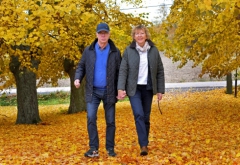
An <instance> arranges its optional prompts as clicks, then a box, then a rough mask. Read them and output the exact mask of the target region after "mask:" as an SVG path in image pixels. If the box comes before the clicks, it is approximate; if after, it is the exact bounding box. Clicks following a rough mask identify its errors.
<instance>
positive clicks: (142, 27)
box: [131, 25, 151, 40]
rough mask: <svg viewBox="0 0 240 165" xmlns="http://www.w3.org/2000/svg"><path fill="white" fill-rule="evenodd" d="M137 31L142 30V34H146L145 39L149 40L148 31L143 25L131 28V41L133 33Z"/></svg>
mask: <svg viewBox="0 0 240 165" xmlns="http://www.w3.org/2000/svg"><path fill="white" fill-rule="evenodd" d="M137 30H144V32H145V33H146V36H147V39H148V40H149V39H150V36H151V35H150V33H149V31H148V29H147V28H146V27H145V26H144V25H137V26H135V27H133V29H132V33H131V35H132V38H133V39H134V36H135V33H136V31H137Z"/></svg>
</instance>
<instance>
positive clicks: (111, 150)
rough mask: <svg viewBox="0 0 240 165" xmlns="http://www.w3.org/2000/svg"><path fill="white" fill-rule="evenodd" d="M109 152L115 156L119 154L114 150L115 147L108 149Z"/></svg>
mask: <svg viewBox="0 0 240 165" xmlns="http://www.w3.org/2000/svg"><path fill="white" fill-rule="evenodd" d="M107 153H108V155H109V156H112V157H114V156H116V155H117V154H116V153H115V152H114V149H113V148H109V149H107Z"/></svg>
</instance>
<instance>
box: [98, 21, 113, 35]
mask: <svg viewBox="0 0 240 165" xmlns="http://www.w3.org/2000/svg"><path fill="white" fill-rule="evenodd" d="M96 31H97V33H99V32H100V31H106V32H109V31H110V29H109V26H108V24H106V23H100V24H98V25H97V30H96Z"/></svg>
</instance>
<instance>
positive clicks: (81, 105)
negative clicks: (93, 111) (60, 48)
mask: <svg viewBox="0 0 240 165" xmlns="http://www.w3.org/2000/svg"><path fill="white" fill-rule="evenodd" d="M74 67H75V66H74V64H73V62H72V61H70V60H64V69H65V71H66V72H67V73H68V75H69V77H70V84H71V93H70V105H69V108H68V114H72V113H77V112H81V111H86V102H85V98H84V94H85V79H84V80H83V81H82V83H81V86H80V88H78V89H77V88H76V87H75V86H74V76H75V71H76V69H75V68H74Z"/></svg>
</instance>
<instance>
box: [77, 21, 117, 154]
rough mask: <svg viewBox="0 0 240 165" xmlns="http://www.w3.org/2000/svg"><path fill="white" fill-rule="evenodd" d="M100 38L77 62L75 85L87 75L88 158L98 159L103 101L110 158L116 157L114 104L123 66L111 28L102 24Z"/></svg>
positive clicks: (98, 35) (97, 31) (99, 30)
mask: <svg viewBox="0 0 240 165" xmlns="http://www.w3.org/2000/svg"><path fill="white" fill-rule="evenodd" d="M96 35H97V38H96V39H95V40H94V42H93V43H92V44H91V45H90V46H87V47H86V48H85V50H84V51H83V54H82V58H81V60H80V61H79V63H78V66H77V69H76V73H75V81H74V85H75V87H76V88H79V87H80V84H81V81H82V79H83V77H84V76H85V75H86V86H85V88H86V93H85V99H86V103H87V130H88V136H89V147H90V149H89V150H88V151H87V152H86V153H85V154H84V155H85V156H86V157H97V156H99V154H98V149H99V137H98V131H97V111H98V107H99V104H100V102H101V101H102V102H103V107H104V111H105V120H106V125H107V127H106V150H107V152H108V155H109V156H116V153H115V151H114V145H115V141H114V139H115V130H116V127H115V105H116V102H117V98H116V96H117V79H118V72H119V67H120V63H121V54H120V51H119V49H118V48H117V47H116V46H115V44H114V43H113V41H112V40H111V39H110V29H109V26H108V25H107V24H106V23H100V24H98V25H97V29H96Z"/></svg>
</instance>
